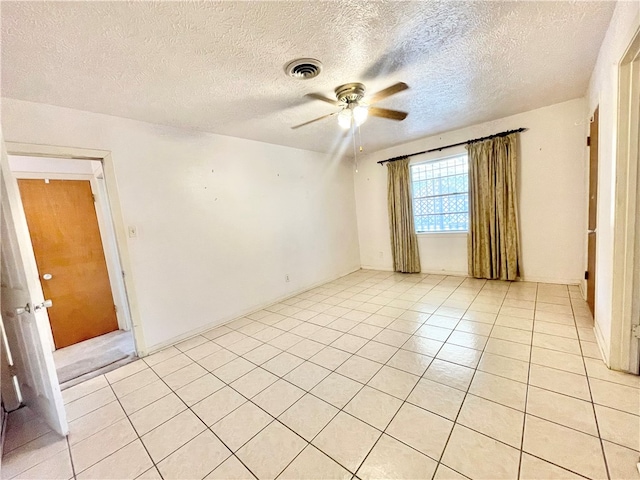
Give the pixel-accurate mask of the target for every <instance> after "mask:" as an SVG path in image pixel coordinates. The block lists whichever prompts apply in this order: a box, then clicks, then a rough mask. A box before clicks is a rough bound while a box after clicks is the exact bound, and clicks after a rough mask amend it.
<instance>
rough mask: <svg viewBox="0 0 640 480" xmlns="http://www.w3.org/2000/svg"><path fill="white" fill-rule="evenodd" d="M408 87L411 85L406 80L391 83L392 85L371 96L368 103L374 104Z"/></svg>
mask: <svg viewBox="0 0 640 480" xmlns="http://www.w3.org/2000/svg"><path fill="white" fill-rule="evenodd" d="M407 88H409V85H407V84H406V83H404V82H398V83H396V84H395V85H391V86H390V87H387V88H385V89H384V90H380V91H379V92H378V93H374V94H373V95H372V96H371V97H369V99H368V103H369V105H373V104H374V103H376V102H379V101H380V100H383V99H385V98H387V97H390V96H391V95H395V94H396V93H399V92H401V91H403V90H406V89H407Z"/></svg>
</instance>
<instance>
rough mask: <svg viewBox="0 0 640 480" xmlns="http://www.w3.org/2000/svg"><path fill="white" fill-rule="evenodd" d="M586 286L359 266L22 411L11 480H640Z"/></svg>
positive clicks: (8, 461) (623, 404)
mask: <svg viewBox="0 0 640 480" xmlns="http://www.w3.org/2000/svg"><path fill="white" fill-rule="evenodd" d="M594 341H595V338H594V335H593V330H592V319H591V316H590V315H589V311H588V309H587V306H586V304H585V302H584V301H583V300H582V299H581V297H580V293H579V291H578V289H577V287H573V286H566V285H548V284H535V283H507V282H486V281H481V280H474V279H468V278H461V277H443V276H435V275H418V274H416V275H401V274H392V273H387V272H375V271H359V272H356V273H353V274H351V275H348V276H346V277H343V278H341V279H339V280H336V281H334V282H331V283H328V284H326V285H323V286H321V287H318V288H315V289H313V290H311V291H308V292H305V293H303V294H300V295H297V296H295V297H293V298H290V299H288V300H285V301H283V302H282V303H279V304H277V305H273V306H272V307H269V308H267V309H265V310H262V311H259V312H256V313H254V314H251V315H249V316H247V317H246V318H240V319H238V320H235V321H234V322H232V323H230V324H228V325H227V326H222V327H218V328H215V329H213V330H211V331H208V332H206V333H204V334H202V335H200V336H197V337H194V338H192V339H189V340H187V341H184V342H182V343H179V344H177V345H175V346H173V347H170V348H167V349H166V350H163V351H161V352H158V353H156V354H154V355H151V356H149V357H146V358H144V359H142V360H139V361H136V362H134V363H131V364H129V365H126V366H124V367H122V368H120V369H118V370H115V371H112V372H110V373H107V374H106V375H102V376H99V377H96V378H94V379H92V380H90V381H87V382H85V383H82V384H80V385H77V386H75V387H73V388H71V389H68V390H65V391H64V392H63V395H64V399H65V402H66V408H67V413H68V418H69V422H70V429H71V433H70V435H69V437H68V439H63V438H60V437H57V436H56V435H55V434H53V433H51V432H49V430H48V429H47V428H46V427H45V426H44V425H43V424H42V423H41V422H40V421H39V420H38V419H37V418H34V417H33V416H32V415H30V414H29V412H28V410H26V409H23V410H20V411H18V412H16V414H14V415H12V417H11V418H10V422H9V428H8V438H7V444H6V449H5V456H4V458H3V462H2V478H13V477H16V478H72V477H74V476H75V477H76V478H78V479H90V478H92V479H97V478H148V479H150V478H164V479H173V478H176V479H187V478H198V479H199V478H210V479H240V478H254V477H257V478H260V479H272V478H280V479H303V478H309V479H317V478H325V479H334V478H335V479H337V478H345V479H348V478H352V477H354V475H355V476H357V478H361V479H369V478H393V479H400V478H404V479H431V478H434V479H439V480H442V479H458V478H466V477H468V478H484V479H502V478H505V479H516V478H521V479H549V478H583V477H587V478H594V479H606V478H609V479H622V478H624V479H628V478H633V479H637V478H639V477H638V473H637V470H636V462H637V461H638V458H639V455H640V454H639V453H638V450H639V449H640V446H639V445H640V441H639V425H640V417H639V416H638V414H639V402H640V378H639V377H635V376H631V375H625V374H621V373H616V372H611V371H609V370H608V369H607V368H606V367H605V366H604V364H603V363H602V361H601V360H600V358H599V353H598V348H597V346H596V344H595V343H594Z"/></svg>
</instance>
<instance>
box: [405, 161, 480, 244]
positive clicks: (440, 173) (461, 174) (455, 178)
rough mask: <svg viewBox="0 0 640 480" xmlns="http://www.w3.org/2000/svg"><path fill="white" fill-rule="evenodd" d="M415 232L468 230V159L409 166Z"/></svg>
mask: <svg viewBox="0 0 640 480" xmlns="http://www.w3.org/2000/svg"><path fill="white" fill-rule="evenodd" d="M411 187H412V194H413V217H414V223H415V227H416V232H417V233H421V232H455V231H458V232H460V231H467V230H468V229H469V163H468V161H467V155H466V154H465V155H458V156H456V157H449V158H444V159H442V160H435V161H433V162H425V163H418V164H416V165H411Z"/></svg>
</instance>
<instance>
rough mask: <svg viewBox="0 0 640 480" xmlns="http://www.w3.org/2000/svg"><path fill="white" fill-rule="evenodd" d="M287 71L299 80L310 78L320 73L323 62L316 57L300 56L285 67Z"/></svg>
mask: <svg viewBox="0 0 640 480" xmlns="http://www.w3.org/2000/svg"><path fill="white" fill-rule="evenodd" d="M284 70H285V72H287V75H289V76H290V77H292V78H296V79H298V80H309V79H310V78H315V77H317V76H318V75H320V72H321V71H322V63H320V61H319V60H316V59H314V58H299V59H297V60H294V61H293V62H289V64H288V65H287V66H286V67H285V69H284Z"/></svg>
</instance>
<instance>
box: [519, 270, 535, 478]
mask: <svg viewBox="0 0 640 480" xmlns="http://www.w3.org/2000/svg"><path fill="white" fill-rule="evenodd" d="M537 307H538V283H537V282H536V295H535V300H534V302H533V319H532V324H531V337H530V339H531V343H530V344H529V362H528V363H529V364H528V366H527V387H526V389H525V394H524V415H522V432H521V433H520V456H519V459H518V477H517V478H520V476H521V475H522V457H523V456H524V453H525V452H524V432H525V428H526V425H527V405H528V403H529V381H530V379H531V359H532V357H533V336H534V335H535V331H536V311H537Z"/></svg>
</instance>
